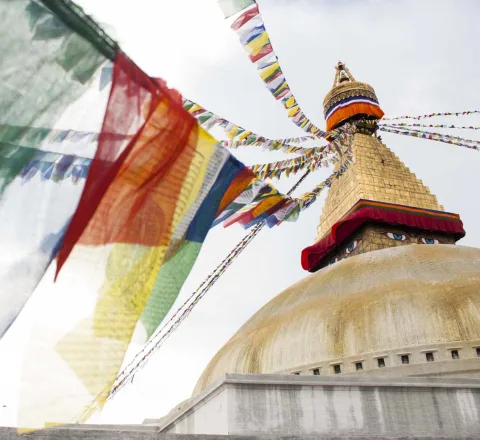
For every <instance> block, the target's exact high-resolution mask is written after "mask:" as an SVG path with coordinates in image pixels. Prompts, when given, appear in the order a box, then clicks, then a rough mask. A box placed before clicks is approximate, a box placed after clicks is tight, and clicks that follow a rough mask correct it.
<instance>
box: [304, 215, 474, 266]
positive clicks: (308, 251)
mask: <svg viewBox="0 0 480 440" xmlns="http://www.w3.org/2000/svg"><path fill="white" fill-rule="evenodd" d="M398 208H399V209H397V210H393V209H386V208H381V207H364V208H360V209H358V210H357V211H355V212H353V213H352V214H350V215H347V216H346V217H345V218H343V219H342V220H340V221H339V222H337V223H336V224H335V225H333V227H332V229H331V231H330V233H329V234H328V235H327V236H326V237H325V238H323V239H322V240H320V241H318V242H317V243H315V244H314V245H312V246H309V247H307V248H305V249H304V250H303V251H302V256H301V262H302V267H303V269H305V270H308V271H309V272H315V271H316V270H318V266H319V265H320V263H321V261H322V259H323V258H324V257H325V256H326V255H327V254H328V253H330V252H331V251H332V250H333V249H334V248H335V247H336V246H338V245H340V244H341V243H342V242H343V241H344V240H346V239H347V238H348V237H349V236H350V235H351V234H352V233H353V232H354V231H356V230H357V229H359V228H360V227H362V226H363V225H364V224H365V223H384V224H389V225H396V226H405V227H410V228H416V229H422V230H425V231H431V232H441V233H446V234H451V235H453V236H454V237H455V238H457V239H460V238H462V237H463V236H465V230H464V229H463V223H462V221H461V220H460V219H459V218H458V217H456V218H452V217H454V216H455V214H449V213H439V214H444V215H445V216H444V217H443V218H442V217H441V216H438V217H435V216H434V215H433V214H432V215H426V214H421V213H414V212H407V211H402V210H401V206H399V207H398ZM432 213H434V211H432ZM449 215H450V217H449Z"/></svg>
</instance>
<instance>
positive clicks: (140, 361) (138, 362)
mask: <svg viewBox="0 0 480 440" xmlns="http://www.w3.org/2000/svg"><path fill="white" fill-rule="evenodd" d="M310 173H311V170H307V171H306V172H305V173H304V174H303V176H302V177H301V178H300V179H299V180H298V182H297V183H295V185H294V186H293V187H292V188H291V189H290V190H289V191H288V192H287V195H288V196H290V195H291V194H292V193H293V192H294V191H295V190H296V189H297V188H298V187H299V186H300V185H301V183H302V182H303V181H304V180H305V179H306V177H307V176H308V175H309V174H310ZM266 224H267V223H266V221H265V220H264V221H262V222H260V223H259V224H257V225H256V226H254V228H253V229H252V230H251V231H250V232H249V233H248V234H247V235H246V236H245V237H243V238H242V240H240V242H239V243H238V244H237V245H236V246H235V248H234V249H233V250H232V251H231V252H230V253H229V254H228V255H227V256H226V257H225V258H224V259H223V260H222V262H221V263H220V264H219V265H218V266H217V267H216V268H215V270H214V271H213V272H212V273H211V274H210V275H209V276H208V277H207V278H206V279H205V280H204V281H203V282H202V283H201V284H200V286H199V287H198V288H197V289H196V290H195V291H194V292H193V293H192V294H191V295H190V296H189V298H188V299H187V300H186V301H185V302H184V303H183V304H182V305H181V306H180V308H179V309H178V310H177V311H176V312H175V314H174V315H173V316H172V317H171V318H170V319H169V321H168V322H167V323H165V324H164V325H163V326H162V328H161V329H159V330H158V331H156V332H155V333H154V335H153V336H152V337H151V338H150V340H149V341H148V342H147V343H146V344H145V346H144V347H143V348H142V349H141V350H140V351H139V352H138V353H137V354H136V355H135V357H134V358H133V360H132V361H131V362H130V363H129V364H128V365H127V366H126V367H125V368H124V369H123V370H122V371H121V372H120V374H119V375H118V376H117V379H116V383H115V384H114V386H113V388H112V390H111V392H110V395H109V396H108V399H109V400H110V399H112V398H113V397H114V396H115V395H116V394H117V393H118V392H119V391H120V390H121V389H122V388H123V387H124V386H125V385H127V384H128V382H129V381H130V382H131V381H133V378H134V376H135V374H136V373H137V372H138V371H139V370H140V368H142V367H143V366H144V365H145V364H146V362H147V361H148V360H149V358H150V357H151V356H152V354H153V353H154V352H155V351H157V350H158V349H159V348H160V347H161V346H162V345H163V343H164V342H165V341H166V340H167V339H168V338H169V337H170V335H171V334H172V333H173V332H174V331H175V330H176V329H177V328H178V326H179V325H180V324H181V323H182V322H183V321H184V320H185V319H186V318H187V317H188V315H189V314H190V312H191V311H192V310H193V308H194V307H195V305H196V304H197V303H198V302H199V301H200V299H202V298H203V297H204V296H205V294H206V293H207V292H208V291H209V290H210V289H211V288H212V287H213V286H214V285H215V283H216V282H217V281H218V279H219V278H220V276H221V275H223V274H224V273H225V271H226V270H227V269H228V267H229V266H230V265H231V264H232V263H233V261H234V259H235V258H237V257H238V256H239V255H240V254H241V253H242V252H243V251H244V250H245V248H246V247H247V246H248V245H249V244H250V243H251V242H252V240H253V239H254V238H255V237H256V236H257V235H258V233H259V232H260V231H261V230H262V229H263V228H264V226H265V225H266ZM190 301H191V304H190V305H188V307H186V306H187V304H188V303H189V302H190ZM185 308H186V309H185ZM183 309H185V310H183ZM182 310H183V312H182ZM180 312H182V313H181V315H180V316H179V317H178V318H177V319H176V320H175V322H173V323H172V321H173V320H174V319H175V317H176V316H177V315H178V314H179V313H180ZM170 323H172V325H171V326H170V328H168V329H167V330H166V332H165V333H164V334H163V335H162V336H160V334H162V332H163V331H164V330H165V329H166V328H167V327H168V326H169V325H170ZM159 336H160V337H159ZM158 337H159V339H158V340H157V341H155V339H156V338H158Z"/></svg>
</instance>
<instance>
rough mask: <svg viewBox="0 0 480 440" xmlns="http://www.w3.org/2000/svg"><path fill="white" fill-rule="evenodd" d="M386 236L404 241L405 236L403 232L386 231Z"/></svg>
mask: <svg viewBox="0 0 480 440" xmlns="http://www.w3.org/2000/svg"><path fill="white" fill-rule="evenodd" d="M387 237H388V238H391V239H392V240H396V241H406V240H407V236H406V235H405V234H397V233H396V232H387Z"/></svg>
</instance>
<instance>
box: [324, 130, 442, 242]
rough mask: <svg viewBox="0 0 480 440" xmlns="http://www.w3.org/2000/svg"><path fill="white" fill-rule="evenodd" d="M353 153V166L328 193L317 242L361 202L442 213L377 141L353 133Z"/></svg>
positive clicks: (401, 164) (422, 186) (411, 174)
mask: <svg viewBox="0 0 480 440" xmlns="http://www.w3.org/2000/svg"><path fill="white" fill-rule="evenodd" d="M352 154H353V158H354V161H353V163H352V164H351V165H350V166H349V168H348V170H347V171H346V172H345V173H344V174H343V175H342V176H341V177H340V178H338V179H337V180H334V181H333V183H332V186H331V188H330V189H329V191H328V195H327V198H326V201H325V205H324V207H323V210H322V215H321V217H320V225H319V227H318V239H320V238H322V237H324V236H325V235H326V234H327V233H328V232H329V231H330V229H331V227H332V226H333V225H334V224H335V223H336V222H338V221H339V220H340V219H341V218H342V216H343V215H345V214H346V213H347V212H348V210H349V209H350V208H352V206H354V205H355V203H357V202H358V201H359V200H360V199H364V200H372V201H379V202H386V203H395V204H397V205H405V206H412V207H417V208H425V209H433V210H437V211H443V207H442V206H441V205H439V204H438V202H437V198H436V197H435V196H434V195H432V194H431V193H430V190H429V189H428V188H427V187H426V186H424V185H423V182H422V181H421V180H419V179H417V177H416V176H415V174H413V173H412V172H411V171H410V170H409V169H408V168H407V167H406V166H405V165H404V164H403V163H402V161H401V160H400V159H399V158H398V157H397V156H396V155H395V154H393V153H392V151H390V150H389V149H388V148H387V147H386V146H385V145H384V144H383V143H382V142H381V141H380V140H379V139H378V138H376V137H373V136H369V135H366V134H361V133H356V134H355V135H354V139H353V142H352Z"/></svg>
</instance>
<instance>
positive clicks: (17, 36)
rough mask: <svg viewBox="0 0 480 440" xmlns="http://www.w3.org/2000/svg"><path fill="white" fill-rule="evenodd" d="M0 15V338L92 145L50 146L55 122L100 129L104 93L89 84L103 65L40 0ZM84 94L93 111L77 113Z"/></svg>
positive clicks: (73, 201)
mask: <svg viewBox="0 0 480 440" xmlns="http://www.w3.org/2000/svg"><path fill="white" fill-rule="evenodd" d="M0 17H1V26H0V48H1V53H2V63H1V64H0V225H1V227H0V337H1V336H2V335H3V334H4V333H5V332H6V331H7V329H8V328H9V327H10V325H11V324H12V323H13V322H14V320H15V319H16V317H17V316H18V314H19V313H20V311H21V310H22V308H23V306H24V305H25V303H26V301H27V300H28V299H29V298H30V295H31V294H32V292H33V290H34V289H35V286H36V285H37V284H38V282H39V280H40V279H41V277H42V276H43V273H44V272H45V270H46V268H47V267H48V265H49V264H50V262H51V260H52V258H53V257H54V255H55V251H56V249H57V248H58V246H59V243H60V242H61V239H62V236H63V233H64V232H65V230H66V227H67V226H68V222H69V219H70V218H71V217H72V215H73V213H74V212H75V209H76V206H77V203H78V200H79V197H80V194H81V191H82V186H83V183H84V181H85V179H84V178H85V176H86V174H87V172H88V167H85V164H86V161H87V162H88V160H89V158H91V157H92V156H93V154H94V153H95V150H96V147H97V142H96V141H93V142H88V144H86V143H85V142H82V141H81V140H78V139H77V141H78V142H76V143H70V144H61V143H59V142H56V139H55V138H54V136H56V135H57V134H58V133H57V132H56V131H55V130H54V128H55V127H58V126H59V124H68V125H69V126H70V127H71V128H81V129H84V130H93V131H99V129H100V126H101V122H102V119H103V113H104V109H105V105H106V102H107V98H108V90H105V92H104V93H101V92H100V91H99V90H98V88H96V87H95V84H96V82H97V81H98V75H99V73H100V70H101V68H102V66H105V65H108V64H109V63H110V62H109V60H108V59H107V58H106V57H105V56H104V55H103V54H102V53H100V52H99V51H98V50H95V49H94V48H93V47H92V45H91V44H90V43H89V42H88V41H87V40H86V39H84V38H83V37H81V36H80V35H78V34H77V33H76V32H74V31H73V30H72V29H70V28H69V27H68V26H67V25H65V24H64V22H63V21H62V20H61V19H59V18H58V17H57V16H56V15H55V14H53V13H52V12H51V11H50V10H49V9H48V8H47V7H45V5H44V4H42V3H39V2H35V1H29V0H15V1H9V2H0ZM86 95H88V96H86ZM86 100H88V102H90V104H95V105H96V106H97V108H98V111H97V112H93V113H92V114H90V115H82V109H83V108H84V104H85V102H86ZM79 124H81V126H80V125H79ZM75 125H77V126H78V127H75ZM77 155H78V156H81V157H82V159H78V158H77ZM68 172H70V173H73V174H75V175H76V176H77V177H78V179H76V180H75V178H73V179H70V180H68V181H66V180H65V179H66V176H67V173H68ZM82 176H83V179H82ZM74 180H75V181H74ZM79 180H80V181H79Z"/></svg>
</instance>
